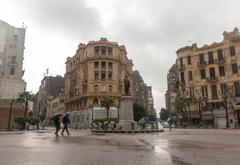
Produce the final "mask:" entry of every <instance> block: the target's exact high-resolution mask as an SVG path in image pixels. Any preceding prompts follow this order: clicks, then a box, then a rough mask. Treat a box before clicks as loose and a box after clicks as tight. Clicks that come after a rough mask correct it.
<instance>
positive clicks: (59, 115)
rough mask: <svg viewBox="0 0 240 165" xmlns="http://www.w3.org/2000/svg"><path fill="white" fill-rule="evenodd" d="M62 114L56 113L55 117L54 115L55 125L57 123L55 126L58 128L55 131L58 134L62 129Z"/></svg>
mask: <svg viewBox="0 0 240 165" xmlns="http://www.w3.org/2000/svg"><path fill="white" fill-rule="evenodd" d="M61 115H62V114H56V115H55V116H54V117H53V122H54V125H55V128H56V131H55V135H56V136H58V131H59V130H60V124H61V123H60V117H61Z"/></svg>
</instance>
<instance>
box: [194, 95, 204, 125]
mask: <svg viewBox="0 0 240 165" xmlns="http://www.w3.org/2000/svg"><path fill="white" fill-rule="evenodd" d="M196 101H197V103H198V113H199V124H200V125H202V107H201V105H202V104H203V102H204V98H203V97H202V96H200V97H196Z"/></svg>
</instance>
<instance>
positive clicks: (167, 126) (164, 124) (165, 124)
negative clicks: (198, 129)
mask: <svg viewBox="0 0 240 165" xmlns="http://www.w3.org/2000/svg"><path fill="white" fill-rule="evenodd" d="M163 128H169V124H168V122H164V123H163ZM172 128H175V125H174V124H172Z"/></svg>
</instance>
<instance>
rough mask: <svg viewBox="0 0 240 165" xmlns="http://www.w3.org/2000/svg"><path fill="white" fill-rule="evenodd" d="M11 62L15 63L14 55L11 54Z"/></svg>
mask: <svg viewBox="0 0 240 165" xmlns="http://www.w3.org/2000/svg"><path fill="white" fill-rule="evenodd" d="M11 64H16V56H11Z"/></svg>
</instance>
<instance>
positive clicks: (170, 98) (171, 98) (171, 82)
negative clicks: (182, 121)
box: [165, 64, 179, 114]
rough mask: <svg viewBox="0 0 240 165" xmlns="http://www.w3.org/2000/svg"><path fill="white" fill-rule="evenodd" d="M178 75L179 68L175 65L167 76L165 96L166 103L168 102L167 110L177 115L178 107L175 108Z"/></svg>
mask: <svg viewBox="0 0 240 165" xmlns="http://www.w3.org/2000/svg"><path fill="white" fill-rule="evenodd" d="M178 83H179V81H178V73H177V66H176V64H174V65H173V66H172V67H171V68H170V69H169V71H168V74H167V91H166V94H165V101H166V110H168V111H170V112H171V114H176V107H175V104H174V102H175V98H176V96H177V95H178V93H179V92H178V91H179V88H178Z"/></svg>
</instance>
